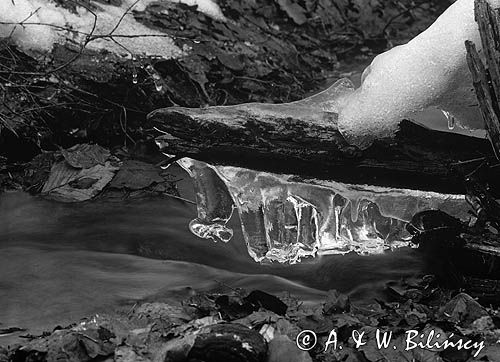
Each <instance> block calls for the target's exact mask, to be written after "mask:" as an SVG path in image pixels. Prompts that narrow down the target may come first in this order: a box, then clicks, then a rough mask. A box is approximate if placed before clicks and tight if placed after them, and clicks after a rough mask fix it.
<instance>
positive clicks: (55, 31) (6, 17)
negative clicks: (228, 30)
mask: <svg viewBox="0 0 500 362" xmlns="http://www.w3.org/2000/svg"><path fill="white" fill-rule="evenodd" d="M173 1H176V2H183V3H186V4H188V5H198V9H199V10H200V11H203V12H205V13H207V14H208V15H209V16H212V17H214V18H216V19H219V20H223V19H224V15H223V14H222V12H221V10H220V8H219V6H218V5H217V4H216V3H214V2H213V1H212V0H173ZM152 2H153V0H139V1H136V0H125V1H123V2H122V5H121V6H113V5H106V4H103V3H102V2H99V3H97V2H96V3H95V5H97V6H98V8H99V9H100V10H99V11H97V12H96V14H97V22H96V27H95V29H94V31H93V35H106V34H110V33H111V32H113V35H115V40H117V42H118V43H120V45H118V44H117V43H115V42H113V41H111V40H110V39H109V38H106V37H104V38H97V39H95V40H92V41H91V42H90V43H89V44H88V45H87V47H88V48H90V49H96V50H100V49H106V50H108V51H112V52H115V53H117V54H125V55H130V54H129V51H131V52H134V54H145V55H151V56H161V57H163V58H166V59H169V58H176V57H178V56H180V55H182V54H183V52H182V50H181V49H179V48H178V47H177V46H176V45H175V44H174V42H173V40H172V39H171V38H169V37H168V36H166V35H165V33H162V32H160V31H157V30H153V29H151V28H148V27H146V26H145V25H142V24H141V23H139V22H137V21H136V20H135V18H134V16H133V11H143V10H144V9H145V8H146V7H147V5H149V4H150V3H152ZM129 8H130V11H129V12H128V13H127V14H126V15H125V16H124V17H123V19H121V18H122V16H123V14H125V13H126V11H127V9H129ZM77 12H78V13H77V14H75V13H72V12H70V11H68V10H67V9H65V8H62V7H59V6H56V4H54V3H51V2H49V1H47V0H16V1H10V0H1V1H0V23H7V24H3V25H2V24H0V37H12V39H13V40H14V41H15V42H16V44H18V45H19V46H21V47H22V48H23V49H28V50H35V51H42V52H46V51H50V50H51V49H52V48H53V46H54V44H57V43H64V42H66V41H67V39H72V40H73V41H75V42H77V43H82V42H83V41H84V39H85V34H84V33H86V34H89V33H91V31H92V29H93V27H94V22H95V17H94V15H93V14H92V13H91V12H89V11H88V10H87V9H85V8H84V7H81V6H78V7H77ZM120 19H121V21H120ZM19 23H23V25H19ZM117 24H119V25H118V26H117ZM115 27H116V29H115ZM65 29H68V30H65ZM74 30H77V31H79V32H80V33H77V32H75V31H74ZM128 35H145V36H147V39H146V41H145V40H144V39H145V38H143V37H124V36H128Z"/></svg>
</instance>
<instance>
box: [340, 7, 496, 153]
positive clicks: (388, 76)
mask: <svg viewBox="0 0 500 362" xmlns="http://www.w3.org/2000/svg"><path fill="white" fill-rule="evenodd" d="M490 3H491V4H492V5H493V6H494V7H499V6H500V0H490ZM466 40H471V41H473V42H474V43H475V44H476V46H477V47H478V48H480V44H481V41H480V36H479V31H478V26H477V24H476V22H475V20H474V0H458V1H456V2H455V3H454V4H453V5H451V6H450V7H449V8H448V9H447V10H446V11H445V12H444V13H443V14H442V15H441V16H440V17H439V18H438V19H437V20H436V21H435V22H434V23H433V24H432V25H431V26H430V27H429V28H428V29H427V30H426V31H424V32H422V33H421V34H419V35H418V36H417V37H415V38H414V39H412V40H411V41H410V42H408V43H407V44H405V45H401V46H398V47H395V48H393V49H391V50H389V51H387V52H385V53H383V54H380V55H379V56H377V57H376V58H375V59H374V60H373V62H372V64H371V65H370V66H369V67H368V68H367V69H366V70H365V72H364V74H363V82H362V84H361V87H360V88H358V89H357V90H356V91H354V92H353V93H351V94H349V95H347V96H345V97H344V98H343V99H342V100H341V106H340V112H339V128H340V130H341V132H342V133H343V135H344V136H345V138H346V139H347V140H348V141H349V142H350V143H352V144H356V145H358V146H359V147H361V148H365V147H367V146H369V144H371V142H373V140H374V139H376V138H379V137H384V136H390V135H392V134H394V133H395V132H396V130H397V128H398V123H399V122H400V121H401V119H402V118H404V117H409V116H410V117H411V114H412V113H414V112H418V111H422V110H424V109H426V108H429V107H437V108H439V109H442V110H445V111H447V112H449V113H450V114H451V115H453V116H454V117H455V118H456V120H457V122H458V124H459V125H461V126H463V127H466V128H470V129H477V128H484V125H483V121H482V119H481V116H480V114H479V111H478V108H477V107H476V106H474V105H476V104H477V100H476V97H475V93H474V92H473V88H472V81H471V77H470V74H469V70H468V68H467V62H466V50H465V45H464V42H465V41H466Z"/></svg>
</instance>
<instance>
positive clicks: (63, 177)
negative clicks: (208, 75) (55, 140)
mask: <svg viewBox="0 0 500 362" xmlns="http://www.w3.org/2000/svg"><path fill="white" fill-rule="evenodd" d="M117 170H118V167H115V166H112V165H111V163H110V162H109V161H108V162H106V163H105V164H104V165H95V166H93V167H90V168H84V169H78V168H74V167H71V166H70V165H68V163H67V162H66V161H61V162H59V163H56V164H55V165H53V166H52V169H51V170H50V175H49V179H48V180H47V182H45V185H44V186H43V189H42V194H45V195H47V196H49V197H50V198H53V199H56V200H58V201H62V202H78V201H85V200H90V199H91V198H93V197H94V196H96V195H97V194H99V192H101V190H102V189H103V188H104V187H105V186H106V185H107V184H108V183H109V182H110V181H111V180H112V178H113V176H114V175H115V171H117Z"/></svg>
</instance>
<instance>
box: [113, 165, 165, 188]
mask: <svg viewBox="0 0 500 362" xmlns="http://www.w3.org/2000/svg"><path fill="white" fill-rule="evenodd" d="M163 181H164V179H163V177H161V176H160V173H159V170H158V169H157V168H155V167H154V166H153V165H151V164H149V163H145V162H141V161H135V160H127V161H125V162H123V165H122V166H121V167H120V171H118V173H117V174H116V176H115V178H114V179H113V181H111V184H110V186H111V187H114V188H117V189H121V188H127V189H131V190H140V189H143V188H146V187H148V186H150V185H152V184H153V183H155V182H163Z"/></svg>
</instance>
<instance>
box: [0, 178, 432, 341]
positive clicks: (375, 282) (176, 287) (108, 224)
mask: <svg viewBox="0 0 500 362" xmlns="http://www.w3.org/2000/svg"><path fill="white" fill-rule="evenodd" d="M177 171H179V170H177ZM180 187H181V189H183V190H182V193H183V196H184V195H186V197H188V198H191V199H194V194H193V191H192V184H191V183H190V180H188V179H185V180H184V181H182V182H181V183H180ZM195 216H196V206H195V205H192V204H190V203H186V202H183V201H181V200H178V199H175V198H169V197H165V198H153V199H152V198H147V199H136V200H121V201H116V200H103V199H102V200H95V201H91V202H85V203H78V204H62V203H57V202H53V201H49V200H44V199H42V198H40V197H33V196H30V195H28V194H25V193H22V192H8V193H4V194H1V195H0V222H1V223H0V305H1V308H0V323H1V324H0V328H5V327H9V326H16V327H22V328H27V329H28V330H29V332H30V333H39V332H41V331H43V330H50V329H52V328H53V327H54V326H56V325H65V324H69V323H71V322H74V321H77V320H79V319H80V318H82V317H85V316H88V315H92V314H94V313H102V312H110V311H115V310H117V309H121V308H130V307H131V306H132V305H133V304H134V303H135V302H137V301H141V300H148V299H158V298H161V299H166V300H177V301H178V300H181V299H182V298H185V297H187V296H189V295H191V294H192V293H193V292H194V291H204V290H214V289H217V288H219V289H220V288H221V286H230V287H233V288H235V287H242V288H246V289H250V290H251V289H261V290H265V291H267V292H270V293H277V294H279V293H283V292H287V293H291V294H292V295H294V296H296V297H298V298H301V299H303V300H306V301H317V300H320V299H322V298H323V297H324V295H325V291H327V290H329V289H333V288H335V289H338V290H340V291H342V292H346V293H349V294H350V295H351V298H352V299H354V300H356V301H359V302H370V301H372V300H373V298H375V297H381V293H382V290H383V286H384V284H385V283H386V282H388V281H390V280H400V279H401V278H403V277H411V276H416V275H419V274H422V273H424V272H426V265H425V262H424V260H423V258H422V257H421V256H420V254H419V253H418V252H417V251H416V250H415V249H411V248H402V249H398V250H395V251H393V252H387V253H384V254H381V255H371V256H359V255H356V254H354V253H349V254H346V255H324V256H322V257H320V258H317V259H314V260H306V261H305V262H303V263H300V264H295V265H281V264H272V265H261V264H258V263H256V262H255V261H254V260H253V259H252V258H251V257H250V256H249V254H248V252H247V247H246V245H245V242H244V237H243V234H242V231H241V227H240V222H239V220H238V215H237V213H234V215H233V216H232V218H231V219H230V220H229V222H228V227H230V228H232V229H233V230H234V236H233V238H232V240H231V242H230V243H227V244H225V243H221V242H219V243H213V242H212V241H210V240H203V239H200V238H198V237H196V236H194V235H193V234H192V233H191V232H190V231H189V228H188V225H189V222H190V221H191V220H192V219H193V218H194V217H195ZM12 338H13V337H12V336H7V337H5V336H4V337H0V345H5V344H6V343H7V342H11V341H12Z"/></svg>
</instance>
